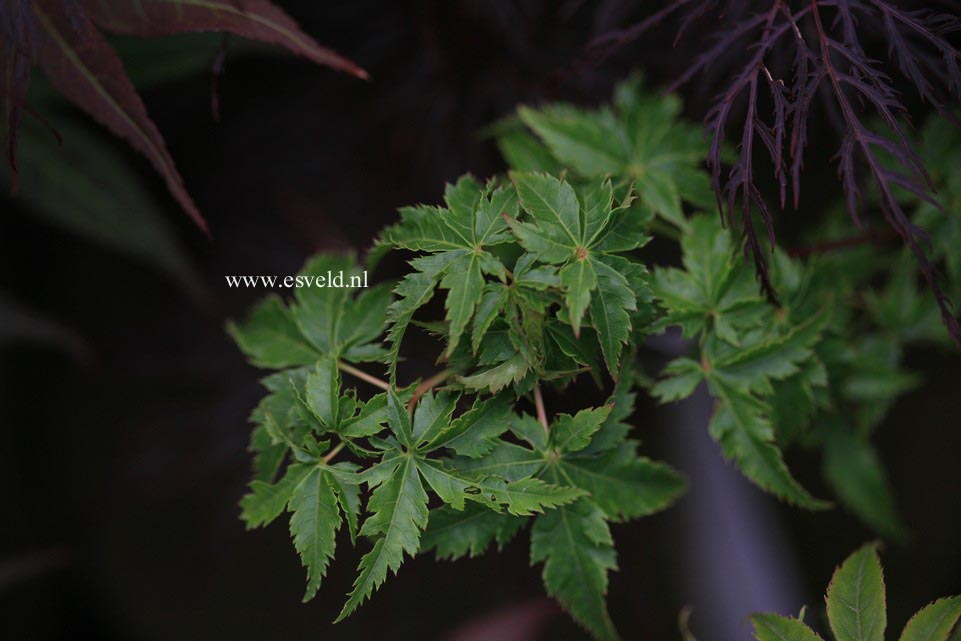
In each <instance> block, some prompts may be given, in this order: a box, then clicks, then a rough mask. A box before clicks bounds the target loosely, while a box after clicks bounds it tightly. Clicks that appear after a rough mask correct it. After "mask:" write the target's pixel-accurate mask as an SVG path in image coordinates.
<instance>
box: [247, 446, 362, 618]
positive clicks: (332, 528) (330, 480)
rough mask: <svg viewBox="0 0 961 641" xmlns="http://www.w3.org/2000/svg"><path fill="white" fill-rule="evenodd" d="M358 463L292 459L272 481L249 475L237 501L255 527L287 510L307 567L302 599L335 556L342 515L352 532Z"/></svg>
mask: <svg viewBox="0 0 961 641" xmlns="http://www.w3.org/2000/svg"><path fill="white" fill-rule="evenodd" d="M356 469H357V467H356V466H355V465H352V464H350V463H338V464H336V465H327V464H326V463H314V464H305V463H293V464H291V465H290V466H288V467H287V471H286V473H285V474H284V476H283V477H282V478H281V479H280V480H279V481H277V482H276V483H273V484H271V483H266V482H263V481H253V482H252V483H251V492H250V493H249V494H247V495H246V496H244V498H243V499H242V500H241V502H240V505H241V508H242V514H241V517H242V518H243V519H244V520H245V521H246V522H247V525H248V527H260V526H263V525H267V524H268V523H270V522H272V521H273V520H275V519H276V518H277V517H279V516H280V515H281V514H282V513H283V512H284V510H287V511H289V512H290V514H291V516H290V534H291V537H292V538H293V540H294V547H295V548H296V550H297V552H298V553H299V554H300V558H301V560H302V562H303V564H304V567H306V568H307V592H306V594H305V595H304V601H308V600H310V599H311V598H313V596H314V595H315V594H316V593H317V589H318V588H319V587H320V583H321V580H322V579H323V577H324V575H325V574H326V572H327V565H328V563H329V562H330V559H332V558H333V556H334V549H335V547H336V541H335V536H336V534H337V531H338V530H339V529H340V528H341V526H342V524H343V523H344V522H345V521H346V522H347V524H348V529H349V530H350V533H351V537H352V538H353V537H354V536H355V535H356V529H357V515H358V513H359V510H360V500H359V490H358V487H357V486H358V483H359V480H358V478H357V476H356V474H355V472H356Z"/></svg>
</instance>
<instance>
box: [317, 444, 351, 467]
mask: <svg viewBox="0 0 961 641" xmlns="http://www.w3.org/2000/svg"><path fill="white" fill-rule="evenodd" d="M344 445H346V443H345V442H344V441H341V442H340V443H338V444H337V447H335V448H334V449H332V450H331V451H329V452H327V455H326V456H325V457H324V458H323V459H322V461H323V463H324V465H326V464H328V463H330V461H331V460H332V459H333V458H334V457H335V456H337V454H338V453H339V452H340V451H341V450H342V449H344Z"/></svg>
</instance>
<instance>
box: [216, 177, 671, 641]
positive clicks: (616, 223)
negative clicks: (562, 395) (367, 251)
mask: <svg viewBox="0 0 961 641" xmlns="http://www.w3.org/2000/svg"><path fill="white" fill-rule="evenodd" d="M511 178H512V181H513V182H504V183H503V184H501V183H499V182H498V181H490V182H489V183H487V184H486V185H481V184H480V183H478V182H477V181H476V180H474V179H473V178H470V177H465V178H462V179H461V180H459V181H458V182H457V183H456V184H455V185H451V186H449V187H448V189H447V192H446V195H445V204H446V206H445V207H427V206H419V207H412V208H407V209H405V210H403V211H402V213H401V221H400V222H399V223H398V224H397V225H395V226H393V227H390V228H388V229H387V230H385V232H384V233H383V234H382V236H381V238H380V240H379V241H378V243H379V244H378V247H377V248H375V249H376V250H377V251H380V250H383V249H385V248H396V249H401V250H406V251H409V252H415V253H416V254H417V255H416V256H415V257H414V258H412V259H411V261H410V263H411V267H412V271H411V272H410V274H408V276H406V277H405V278H404V279H403V280H401V281H400V283H398V284H397V286H396V287H395V289H394V292H395V294H396V295H393V294H392V293H391V292H390V291H389V290H388V289H386V288H384V287H376V288H373V289H370V290H367V291H365V292H364V293H362V294H361V295H359V296H354V295H353V293H352V292H351V291H350V290H348V289H329V288H318V287H304V288H300V289H297V290H296V294H295V297H294V299H293V300H292V301H290V302H289V303H288V302H284V301H283V300H281V299H280V298H279V297H277V296H269V297H268V298H266V299H265V300H264V301H263V302H262V303H261V304H260V305H259V306H258V307H257V308H256V309H254V311H253V312H252V313H251V314H250V316H249V317H248V319H247V320H246V321H245V322H244V323H241V324H232V325H230V327H229V331H230V333H231V334H232V335H233V337H234V339H235V340H236V342H237V344H238V345H239V346H240V348H241V349H242V350H243V351H244V352H245V353H246V354H247V356H248V357H249V358H250V360H251V362H252V363H254V364H255V365H257V366H260V367H264V368H269V369H276V370H279V371H277V372H276V373H274V374H272V375H270V376H268V377H267V378H266V379H264V384H265V386H266V387H267V389H268V391H269V392H270V393H269V394H268V396H266V397H265V398H264V399H263V401H261V403H260V405H259V406H258V408H257V409H256V410H255V412H254V414H253V417H252V418H253V421H254V423H255V425H256V427H255V429H254V432H253V438H252V442H251V447H252V449H253V450H254V452H255V454H256V459H255V480H254V481H253V482H252V484H251V492H250V493H249V494H248V495H247V496H245V497H244V499H243V501H242V508H243V512H242V516H243V518H244V519H245V520H246V522H247V523H248V525H249V526H250V527H258V526H262V525H266V524H267V523H269V522H271V521H273V520H274V519H276V518H277V517H279V516H280V515H281V514H282V513H283V512H284V511H285V510H286V511H288V512H290V528H291V535H292V537H293V540H294V545H295V547H296V549H297V551H298V552H299V553H300V555H301V558H302V560H303V563H304V565H305V566H306V567H307V574H308V589H307V594H306V597H305V598H311V597H312V596H313V595H314V594H315V593H316V591H317V589H318V586H319V584H320V581H321V579H322V577H323V576H324V573H325V571H326V567H327V564H328V563H329V561H330V559H331V558H332V557H333V555H334V546H335V539H336V533H337V531H338V530H339V529H340V528H341V527H342V526H343V525H344V524H345V523H346V526H347V531H348V534H349V536H350V540H351V541H352V542H356V541H357V539H358V538H361V539H367V540H369V541H370V542H371V544H372V547H371V549H370V551H369V552H367V554H365V555H364V557H363V558H362V560H361V563H360V567H359V569H358V576H357V579H356V582H355V584H354V589H353V591H352V592H351V594H350V596H349V597H348V600H347V603H346V605H345V606H344V609H343V612H342V614H341V618H342V617H344V616H346V615H348V614H349V613H350V612H352V611H353V610H354V609H355V608H356V607H357V606H358V605H360V604H361V603H362V602H363V601H364V600H365V599H367V598H368V597H369V596H370V595H371V593H372V592H373V591H374V590H375V589H376V588H377V587H379V586H380V585H381V584H382V583H383V581H384V580H385V579H386V577H387V575H388V573H389V571H394V572H396V571H397V570H398V569H399V567H400V565H401V564H402V562H403V560H404V558H405V556H413V555H415V554H417V553H418V552H427V551H429V550H434V551H435V553H436V555H437V556H438V557H439V558H451V559H453V558H458V557H461V556H464V555H473V554H478V553H480V552H482V551H484V550H485V549H487V548H488V547H489V546H490V545H491V544H492V543H496V544H498V545H501V544H503V543H505V542H506V541H507V540H508V539H510V538H511V537H512V536H514V535H515V534H516V533H517V532H518V531H519V530H520V529H522V528H523V527H525V526H526V525H528V524H529V525H530V528H531V559H532V561H533V562H535V563H538V562H543V578H544V584H545V586H546V589H547V591H548V592H549V593H550V594H552V595H554V596H555V597H556V598H557V599H558V600H559V601H560V602H561V603H562V604H563V605H564V606H565V607H566V608H567V609H568V610H569V611H570V612H571V614H572V615H573V616H574V618H575V619H577V620H578V621H579V622H581V623H582V624H583V625H584V626H586V627H587V628H589V629H591V630H592V631H593V632H594V633H595V634H597V635H598V636H599V637H601V638H606V639H614V638H617V632H616V630H615V628H614V625H613V623H612V621H611V618H610V616H609V614H608V612H607V608H606V604H605V595H606V592H607V582H608V573H609V572H610V570H612V569H615V568H616V553H615V550H614V546H613V539H612V537H611V533H610V529H609V526H608V523H609V522H611V521H623V520H627V519H632V518H638V517H641V516H644V515H647V514H651V513H654V512H657V511H659V510H662V509H664V508H665V507H667V506H668V505H670V504H671V503H672V502H673V501H674V500H675V499H676V498H677V497H678V496H680V494H681V493H682V491H683V487H684V483H683V480H682V479H681V478H680V476H679V475H678V474H677V473H676V472H675V471H674V470H672V469H671V468H670V467H669V466H667V465H664V464H662V463H657V462H654V461H651V460H649V459H648V458H645V457H643V456H640V455H639V454H638V451H637V450H638V443H637V442H636V441H634V440H632V439H630V438H628V432H629V429H630V428H629V426H628V425H627V424H626V423H625V422H624V421H625V420H626V419H627V418H628V417H629V416H630V415H631V414H632V412H633V402H634V392H633V389H634V388H635V387H636V383H637V380H638V376H637V375H636V374H635V373H634V371H633V369H632V367H631V366H630V364H629V362H630V361H632V360H633V337H634V336H635V334H637V333H638V332H641V331H642V330H643V328H645V327H648V326H649V325H650V324H651V322H652V320H653V317H654V306H653V301H652V298H651V294H650V290H649V288H648V286H647V272H646V270H645V269H644V268H643V266H642V265H641V264H640V263H638V262H636V258H635V257H633V256H631V252H633V251H634V250H636V249H637V248H639V247H641V246H642V245H643V244H644V243H645V242H646V241H647V240H648V237H647V236H646V235H645V234H644V226H643V224H642V223H639V221H638V220H637V218H636V217H635V216H634V215H633V214H634V213H635V212H634V211H633V210H632V209H631V202H632V198H633V196H632V193H631V190H630V189H628V190H626V191H625V192H624V195H623V196H622V198H621V200H619V201H618V200H615V197H614V190H613V186H612V184H611V181H609V180H594V181H591V182H589V183H587V184H585V185H579V186H577V187H575V186H572V185H571V184H569V183H568V182H566V181H564V180H561V179H558V178H555V177H552V176H549V175H546V174H537V173H530V174H514V175H512V177H511ZM375 254H376V252H375ZM358 269H359V267H358V265H357V264H356V263H355V261H354V260H353V259H351V258H348V257H337V256H326V255H324V256H319V257H317V258H315V259H313V260H311V261H310V262H308V264H307V265H306V266H305V267H304V269H303V271H302V272H301V274H300V275H301V276H303V277H304V279H302V280H307V281H310V279H311V277H314V276H318V275H321V276H322V275H325V274H327V273H328V271H332V272H338V271H343V272H344V273H345V274H346V275H347V276H349V275H351V274H353V273H355V272H356V270H358ZM436 290H440V291H442V292H444V293H445V299H444V305H443V308H444V318H443V320H439V321H425V320H416V321H415V320H414V316H415V313H417V312H418V311H419V310H421V309H422V308H424V306H425V305H426V304H427V303H428V301H429V300H430V299H431V298H432V297H433V295H434V293H435V291H436ZM415 325H417V326H421V327H423V328H425V329H427V330H428V331H430V332H432V333H434V334H436V335H438V336H439V337H440V339H441V341H440V345H439V352H440V355H441V358H443V359H446V361H447V362H446V365H447V369H446V370H444V372H442V373H441V375H440V376H438V377H433V378H432V379H430V380H428V381H415V382H414V383H412V384H411V385H409V386H406V387H404V386H399V385H398V384H397V382H396V378H397V367H396V366H397V363H398V360H399V358H398V356H399V350H400V346H401V343H402V340H403V338H404V335H405V333H406V332H407V331H408V330H409V328H410V327H412V326H415ZM385 332H386V337H385V340H384V341H383V342H382V341H379V340H378V339H379V338H380V337H381V335H382V334H384V333H385ZM625 348H627V349H629V350H630V352H631V357H630V358H626V357H625ZM374 361H376V362H382V363H386V364H387V369H388V370H389V379H390V382H386V381H381V380H379V379H377V378H375V377H373V376H371V375H370V374H367V373H366V372H363V371H360V370H358V369H356V366H357V365H362V364H364V363H370V362H374ZM342 372H348V373H352V374H354V375H357V376H359V377H360V378H361V379H362V380H365V381H367V382H368V383H370V382H372V383H373V384H374V385H376V386H378V387H381V388H384V391H383V392H381V393H377V394H374V395H373V396H370V397H369V398H366V399H364V400H361V399H360V398H359V397H358V394H357V392H356V390H354V389H347V388H345V386H344V385H343V384H342V381H341V373H342ZM587 372H590V373H591V374H592V375H593V377H594V378H595V379H596V380H597V381H598V382H602V380H603V379H604V378H613V377H615V376H616V379H617V384H616V386H615V387H614V388H613V389H612V392H611V394H610V396H609V397H608V399H607V402H606V404H603V405H601V406H600V407H595V408H586V409H582V410H581V411H579V412H577V413H575V414H573V415H568V414H559V415H557V416H555V417H554V418H553V420H552V421H550V422H548V420H547V418H546V412H542V413H541V415H539V417H538V418H533V417H531V416H530V415H528V414H525V413H523V412H522V411H520V410H519V409H518V408H517V407H516V406H517V405H518V404H519V403H525V402H526V403H528V407H530V406H531V405H533V406H534V407H537V406H538V405H539V404H540V403H541V402H542V401H541V387H540V385H541V384H542V383H551V384H553V385H555V386H557V387H558V388H562V387H564V386H566V385H568V384H569V383H570V382H571V381H572V380H573V379H574V378H576V377H577V376H578V375H580V374H586V373H587ZM440 384H443V385H444V387H443V389H439V388H435V389H430V388H431V387H432V386H435V385H440ZM602 398H603V397H602ZM525 399H526V400H525ZM341 452H344V454H348V453H349V455H351V457H352V460H350V461H345V460H339V461H338V462H335V461H334V459H335V457H337V456H338V455H341ZM365 498H366V501H365V500H364V499H365ZM571 559H577V561H578V562H577V563H574V564H572V563H571Z"/></svg>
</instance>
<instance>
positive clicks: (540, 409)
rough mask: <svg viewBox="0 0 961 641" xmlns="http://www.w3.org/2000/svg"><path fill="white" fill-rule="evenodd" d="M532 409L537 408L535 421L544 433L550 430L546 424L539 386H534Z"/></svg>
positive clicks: (545, 411) (545, 412)
mask: <svg viewBox="0 0 961 641" xmlns="http://www.w3.org/2000/svg"><path fill="white" fill-rule="evenodd" d="M534 407H535V408H537V420H538V421H539V422H540V424H541V425H543V426H544V431H545V432H547V431H549V430H550V424H549V423H548V422H547V410H545V409H544V397H543V396H541V386H540V385H539V384H536V383H535V384H534Z"/></svg>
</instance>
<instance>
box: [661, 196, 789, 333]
mask: <svg viewBox="0 0 961 641" xmlns="http://www.w3.org/2000/svg"><path fill="white" fill-rule="evenodd" d="M681 250H682V252H683V254H682V260H683V263H684V269H683V270H681V269H677V268H674V267H668V268H663V267H659V268H657V269H655V270H654V273H653V277H652V279H651V289H652V290H653V292H654V295H655V296H656V297H657V299H658V303H659V304H660V305H661V307H663V308H664V309H665V310H666V311H667V314H666V315H665V316H664V317H663V318H662V319H661V321H660V322H659V324H660V325H661V326H665V327H666V326H668V325H679V326H680V327H681V329H682V331H683V334H684V336H685V337H692V336H695V335H697V334H698V333H702V332H705V331H707V330H708V329H710V330H712V331H714V332H715V333H716V334H717V336H718V337H719V338H721V339H723V340H725V341H727V342H729V343H731V344H732V345H737V344H738V341H739V336H740V333H741V331H742V330H744V329H746V328H750V327H753V326H755V325H757V324H758V321H759V320H761V318H762V317H764V316H765V315H766V314H769V313H770V307H769V306H768V305H767V304H766V303H765V302H764V299H762V298H761V297H760V296H759V295H758V288H757V283H756V282H755V281H754V274H753V272H752V270H751V269H750V268H749V267H748V266H747V265H745V264H744V262H743V261H741V260H739V259H738V257H737V255H736V252H735V250H734V247H733V244H732V242H731V234H730V233H729V232H728V230H726V229H724V227H723V226H722V225H721V222H720V220H719V219H718V217H717V216H716V215H709V214H701V215H699V216H695V217H694V218H692V219H691V221H690V228H689V229H688V230H687V232H686V233H685V234H684V236H683V237H682V238H681Z"/></svg>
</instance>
